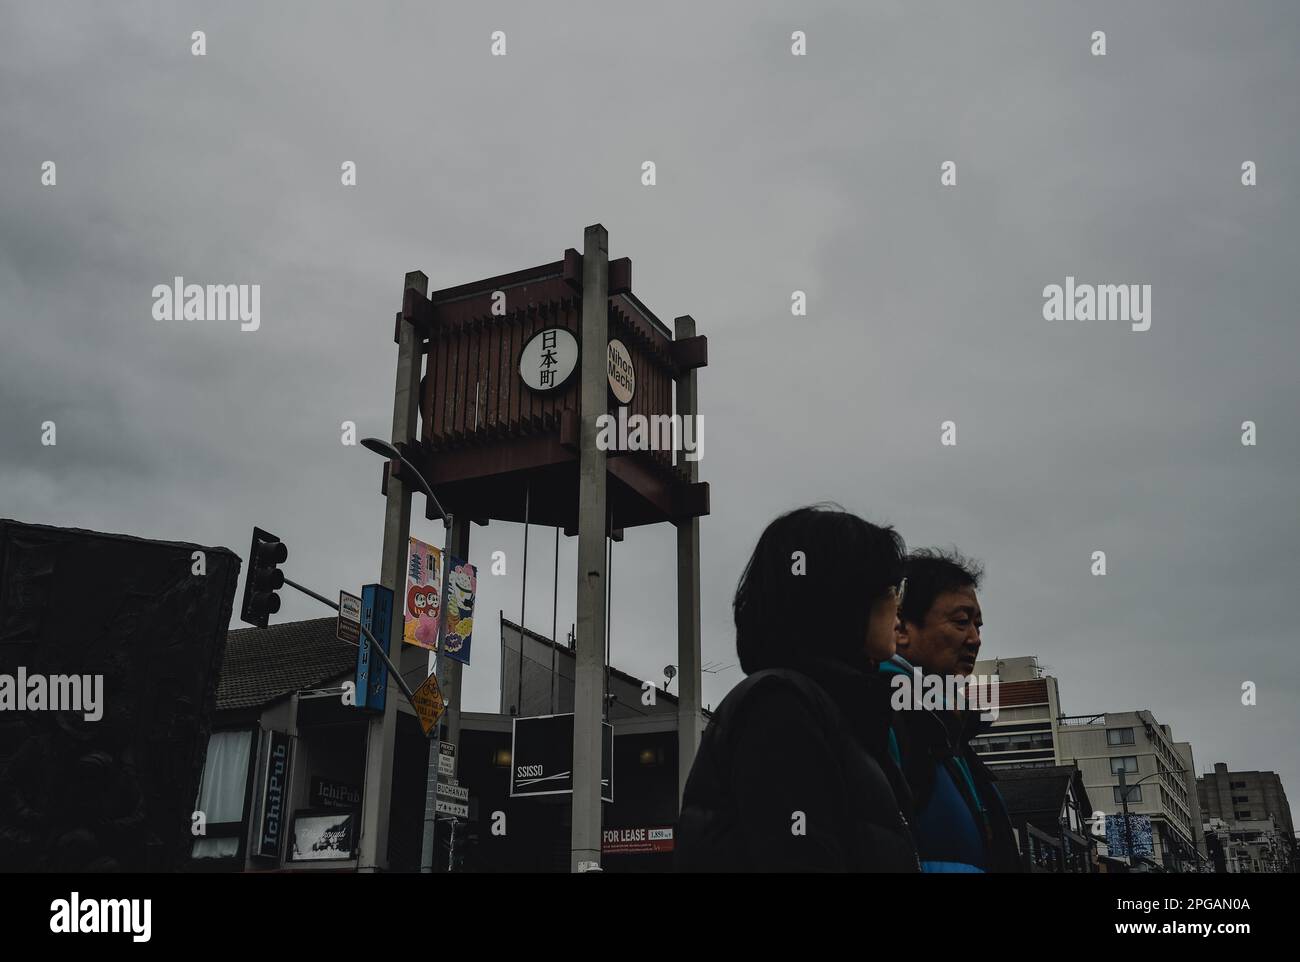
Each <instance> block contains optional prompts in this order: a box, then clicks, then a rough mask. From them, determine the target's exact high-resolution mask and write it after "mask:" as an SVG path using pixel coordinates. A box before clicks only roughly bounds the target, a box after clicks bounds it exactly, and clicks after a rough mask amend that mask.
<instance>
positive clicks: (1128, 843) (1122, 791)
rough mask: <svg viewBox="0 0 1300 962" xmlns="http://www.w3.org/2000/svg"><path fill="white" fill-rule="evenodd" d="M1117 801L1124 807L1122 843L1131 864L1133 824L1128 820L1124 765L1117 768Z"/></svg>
mask: <svg viewBox="0 0 1300 962" xmlns="http://www.w3.org/2000/svg"><path fill="white" fill-rule="evenodd" d="M1119 803H1120V805H1121V806H1123V809H1124V840H1125V842H1124V844H1125V847H1126V848H1127V849H1128V864H1129V865H1130V866H1131V865H1132V864H1133V826H1132V825H1131V824H1130V823H1129V820H1128V786H1127V779H1126V778H1125V775H1124V766H1123V765H1122V764H1121V765H1120V769H1119Z"/></svg>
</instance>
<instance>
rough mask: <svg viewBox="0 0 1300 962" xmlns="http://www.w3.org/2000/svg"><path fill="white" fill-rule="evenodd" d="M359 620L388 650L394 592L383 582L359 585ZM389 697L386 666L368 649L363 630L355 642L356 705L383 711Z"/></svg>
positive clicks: (389, 650)
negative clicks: (357, 641) (357, 642)
mask: <svg viewBox="0 0 1300 962" xmlns="http://www.w3.org/2000/svg"><path fill="white" fill-rule="evenodd" d="M361 623H362V624H363V625H365V626H366V628H367V629H369V631H370V633H371V634H372V635H374V636H375V641H377V642H379V643H380V644H381V645H383V646H384V653H385V654H391V653H392V646H391V645H390V643H389V638H390V637H391V636H392V626H393V593H392V592H391V591H389V590H388V589H387V588H385V587H384V586H383V585H366V586H365V587H364V588H362V589H361ZM387 701H388V666H387V665H385V664H384V659H383V658H381V657H380V656H379V655H377V654H375V653H374V652H373V651H371V650H370V641H369V639H367V638H366V636H365V633H364V632H363V633H362V636H361V643H360V645H358V646H357V707H358V708H366V709H369V710H370V711H383V710H384V705H385V704H386V703H387Z"/></svg>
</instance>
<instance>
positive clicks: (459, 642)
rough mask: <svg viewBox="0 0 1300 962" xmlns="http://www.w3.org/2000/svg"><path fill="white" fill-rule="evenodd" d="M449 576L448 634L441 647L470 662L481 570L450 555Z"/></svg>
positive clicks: (463, 660) (449, 655) (448, 654)
mask: <svg viewBox="0 0 1300 962" xmlns="http://www.w3.org/2000/svg"><path fill="white" fill-rule="evenodd" d="M448 564H449V565H450V566H451V568H450V574H449V575H448V576H447V635H446V637H444V638H443V639H442V650H443V651H444V652H445V653H446V655H447V657H448V658H454V659H455V660H456V661H459V662H460V663H461V664H465V665H468V664H469V639H470V632H472V631H473V630H474V596H475V595H476V594H477V593H478V570H477V569H476V568H475V567H474V566H473V565H472V564H470V563H469V562H468V561H462V560H461V559H460V558H451V559H450V560H449V561H448Z"/></svg>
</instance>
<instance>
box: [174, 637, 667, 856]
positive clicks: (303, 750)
mask: <svg viewBox="0 0 1300 962" xmlns="http://www.w3.org/2000/svg"><path fill="white" fill-rule="evenodd" d="M335 626H336V620H335V619H334V618H320V619H313V620H310V621H300V622H289V623H284V624H280V625H274V626H272V627H270V628H267V629H264V630H263V629H257V628H249V629H240V630H236V631H232V632H230V633H229V636H228V640H227V647H226V653H225V658H224V661H223V664H222V670H221V676H220V678H221V680H220V683H219V685H218V689H217V711H216V715H215V717H214V720H213V726H212V734H211V736H210V739H209V742H208V751H207V760H206V764H205V767H204V771H203V778H202V781H201V783H200V787H199V793H198V798H197V799H196V803H195V811H196V812H201V813H203V824H202V832H201V833H199V832H196V833H195V837H194V841H193V846H192V852H191V861H190V868H191V870H192V871H225V872H241V871H247V872H262V871H293V872H314V871H343V872H348V871H356V870H357V869H358V867H359V866H358V857H357V852H358V847H359V841H360V840H359V837H358V834H359V832H360V830H361V817H360V816H361V806H362V804H363V794H364V793H363V791H362V787H363V785H364V777H365V752H366V728H367V723H368V715H367V713H366V712H365V711H364V710H361V709H358V708H357V707H355V705H354V704H351V703H350V701H349V685H350V683H352V682H354V679H355V672H356V660H357V649H356V647H355V646H353V645H349V644H347V643H344V642H341V641H339V640H338V639H337V638H336V637H335ZM501 638H502V652H501V654H502V657H501V663H502V672H503V674H502V690H501V702H502V707H503V709H504V710H503V711H501V712H499V713H491V712H464V711H463V712H461V714H460V730H459V738H458V740H457V741H456V742H455V745H454V749H453V750H454V752H455V753H456V756H457V769H458V783H459V784H458V787H459V788H460V789H462V790H463V791H464V793H465V794H466V796H467V797H466V802H467V806H468V816H467V817H444V818H440V823H439V829H438V838H437V845H436V847H435V853H434V870H435V871H445V870H447V869H448V868H454V869H455V870H457V871H477V872H567V871H568V870H569V839H570V830H571V827H572V821H571V806H570V799H569V796H568V795H567V794H557V795H537V796H529V797H523V796H515V797H512V795H511V777H510V775H511V767H512V763H513V756H512V751H513V747H514V743H513V734H514V727H515V722H516V720H517V718H519V717H521V716H518V715H517V714H516V713H514V712H513V711H512V709H514V708H515V707H516V706H517V705H518V704H522V705H523V706H524V709H525V711H524V715H523V716H522V717H525V718H526V717H531V716H541V715H557V714H565V713H570V712H572V711H573V687H574V686H573V679H574V675H575V664H574V662H575V652H574V648H573V646H571V645H563V644H555V643H553V642H551V641H550V639H547V638H545V637H543V636H542V635H539V634H537V633H535V632H532V631H520V629H519V627H518V626H517V625H514V624H512V623H511V622H508V621H504V620H503V621H502V622H501ZM521 649H522V654H523V662H522V664H523V666H524V667H523V672H522V675H521V674H520V672H519V665H520V664H521V662H520V655H521ZM607 675H608V682H607V686H606V687H607V691H608V693H609V694H608V697H607V698H606V703H607V705H608V706H609V709H608V717H607V722H608V724H609V725H610V726H611V735H612V737H611V741H612V765H611V775H612V778H611V781H612V784H611V787H610V794H611V796H612V801H609V802H606V803H604V804H603V805H602V828H603V835H604V844H603V846H602V849H603V851H602V868H603V870H604V871H607V872H669V871H672V865H673V842H674V835H675V825H676V822H677V814H678V799H679V796H680V792H679V787H678V754H677V753H678V740H677V719H678V713H677V705H678V702H677V697H676V696H675V695H673V694H671V693H669V692H668V691H666V690H664V688H663V687H662V686H658V687H656V686H654V685H652V684H649V683H647V682H645V681H642V680H641V679H638V678H635V677H634V676H632V675H629V674H627V673H625V672H622V671H620V670H619V669H617V668H614V667H612V666H611V667H609V668H608V670H607ZM520 677H522V678H523V680H524V685H523V689H522V701H520V688H519V678H520ZM388 697H389V698H395V699H397V709H398V712H397V718H398V730H397V744H396V748H395V762H394V776H393V778H394V784H393V791H392V793H391V795H392V801H391V807H390V811H389V813H388V818H389V824H388V839H389V841H388V855H389V868H390V870H392V871H405V872H413V871H418V870H419V868H420V861H421V847H422V837H423V831H424V814H425V792H426V784H427V776H428V755H429V739H427V738H426V737H425V736H424V733H423V731H422V730H421V728H420V724H419V722H418V720H417V718H416V716H415V714H414V712H413V711H412V710H411V708H410V705H409V704H408V703H407V702H406V699H405V698H404V697H403V695H402V694H401V693H400V691H399V690H398V688H397V687H396V685H395V684H390V687H389V691H388ZM442 733H443V734H444V735H445V733H446V730H445V727H444V728H443V730H442Z"/></svg>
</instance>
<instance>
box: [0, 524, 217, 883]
mask: <svg viewBox="0 0 1300 962" xmlns="http://www.w3.org/2000/svg"><path fill="white" fill-rule="evenodd" d="M195 552H203V557H204V564H205V566H206V573H205V574H202V575H200V574H196V573H195V572H194V568H195V557H194V553H195ZM239 569H240V560H239V558H238V556H236V555H235V554H234V553H233V552H231V551H229V550H228V549H226V548H208V547H203V546H200V545H193V544H184V543H178V542H164V541H149V540H145V539H142V538H135V537H129V536H125V535H113V534H102V533H99V532H94V531H82V530H77V529H69V528H55V527H48V526H44V525H32V524H22V523H19V522H15V521H5V520H0V676H4V675H7V676H9V677H10V678H13V679H16V678H17V675H18V672H19V669H20V667H21V668H22V669H23V670H24V672H25V673H26V675H27V676H29V677H30V676H33V675H41V676H44V677H46V678H48V677H50V676H59V675H61V676H65V677H66V676H71V675H80V676H92V677H93V676H96V675H99V676H102V678H103V687H102V697H101V702H102V705H101V708H102V717H100V718H99V719H98V720H87V719H86V717H85V715H86V713H85V712H78V711H72V710H63V711H53V710H41V711H33V710H3V711H0V870H6V871H72V872H76V871H110V872H111V871H172V870H178V869H180V868H182V867H183V866H184V863H185V860H186V859H187V857H188V855H189V851H190V847H191V844H192V842H193V837H192V835H191V833H190V824H191V821H190V819H191V814H192V812H193V809H194V802H195V798H196V796H197V794H198V787H199V779H200V776H201V774H202V770H203V761H204V757H205V755H206V752H207V740H208V732H209V728H210V725H211V720H212V713H213V709H214V702H215V697H216V687H217V676H218V673H219V671H220V667H221V659H222V656H223V654H224V651H225V643H226V630H227V628H228V627H229V623H230V616H231V607H232V605H233V602H234V596H235V588H236V582H237V581H238V578H239ZM10 685H11V688H10V691H11V692H12V691H13V688H12V685H13V682H10Z"/></svg>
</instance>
